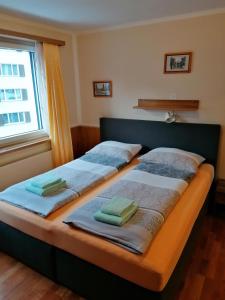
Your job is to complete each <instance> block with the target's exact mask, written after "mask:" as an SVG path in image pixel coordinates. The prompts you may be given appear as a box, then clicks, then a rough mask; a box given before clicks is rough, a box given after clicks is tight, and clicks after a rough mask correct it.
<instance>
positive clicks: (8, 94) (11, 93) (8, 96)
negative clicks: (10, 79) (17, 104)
mask: <svg viewBox="0 0 225 300" xmlns="http://www.w3.org/2000/svg"><path fill="white" fill-rule="evenodd" d="M5 94H6V100H15V99H16V95H15V90H13V89H10V90H5Z"/></svg>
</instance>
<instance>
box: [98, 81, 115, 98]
mask: <svg viewBox="0 0 225 300" xmlns="http://www.w3.org/2000/svg"><path fill="white" fill-rule="evenodd" d="M93 95H94V97H112V81H111V80H101V81H93Z"/></svg>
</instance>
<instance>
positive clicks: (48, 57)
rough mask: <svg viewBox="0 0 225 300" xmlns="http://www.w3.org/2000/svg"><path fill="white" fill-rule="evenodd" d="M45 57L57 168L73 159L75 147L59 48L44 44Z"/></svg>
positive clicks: (49, 112)
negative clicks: (73, 145)
mask: <svg viewBox="0 0 225 300" xmlns="http://www.w3.org/2000/svg"><path fill="white" fill-rule="evenodd" d="M43 56H44V64H45V72H46V83H47V97H48V114H49V131H50V137H51V143H52V158H53V164H54V166H55V167H57V166H60V165H62V164H65V163H67V162H69V161H70V160H72V159H73V147H72V140H71V133H70V126H69V117H68V109H67V104H66V100H65V96H64V90H63V81H62V75H61V66H60V55H59V47H58V46H55V45H52V44H47V43H43Z"/></svg>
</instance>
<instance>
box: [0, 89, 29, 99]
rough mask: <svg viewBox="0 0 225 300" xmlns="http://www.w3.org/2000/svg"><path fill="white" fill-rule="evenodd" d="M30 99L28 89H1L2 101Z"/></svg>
mask: <svg viewBox="0 0 225 300" xmlns="http://www.w3.org/2000/svg"><path fill="white" fill-rule="evenodd" d="M12 100H13V101H17V100H23V101H24V100H28V92H27V89H1V90H0V101H12Z"/></svg>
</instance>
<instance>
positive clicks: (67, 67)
mask: <svg viewBox="0 0 225 300" xmlns="http://www.w3.org/2000/svg"><path fill="white" fill-rule="evenodd" d="M0 28H2V29H9V30H14V31H21V32H26V33H31V34H35V35H41V36H47V37H51V38H56V39H61V40H65V41H66V46H65V47H60V55H61V63H62V73H63V80H64V88H65V95H66V99H67V101H68V107H69V114H70V115H69V116H70V125H71V127H72V126H76V125H77V123H78V121H77V113H76V111H77V110H76V91H75V84H74V82H75V75H74V74H75V72H74V64H73V54H74V53H73V43H74V40H73V35H72V34H71V33H67V32H63V31H61V30H58V29H56V28H51V27H48V26H44V25H42V24H41V23H40V24H38V23H33V22H27V21H24V20H22V19H18V18H15V17H9V16H7V15H4V14H0ZM51 167H52V162H51V153H50V152H46V153H42V154H40V155H35V156H33V157H30V158H28V159H24V160H21V161H19V162H16V163H12V164H8V165H6V166H4V167H0V189H1V188H3V187H6V186H7V185H9V184H13V183H15V182H18V181H20V180H23V179H26V178H29V177H31V176H34V175H37V174H39V173H42V172H44V171H46V170H48V169H50V168H51ZM15 170H16V171H15Z"/></svg>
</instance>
